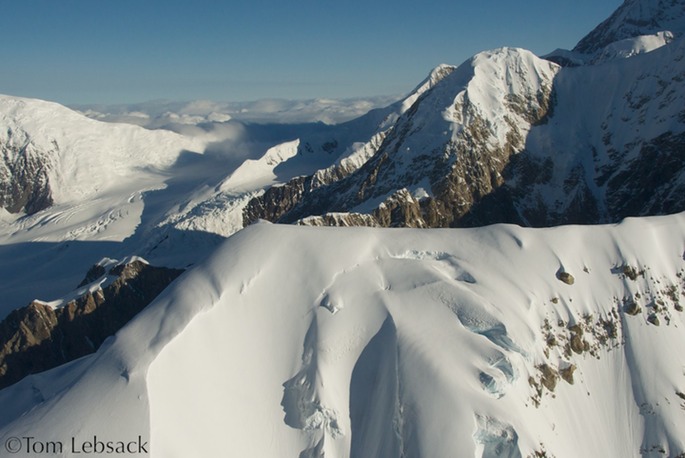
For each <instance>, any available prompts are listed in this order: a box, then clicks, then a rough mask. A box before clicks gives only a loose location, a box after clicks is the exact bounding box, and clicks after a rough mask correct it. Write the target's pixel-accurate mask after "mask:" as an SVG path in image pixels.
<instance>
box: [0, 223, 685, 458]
mask: <svg viewBox="0 0 685 458" xmlns="http://www.w3.org/2000/svg"><path fill="white" fill-rule="evenodd" d="M684 279H685V214H678V215H673V216H666V217H652V218H641V219H628V220H625V221H624V222H622V223H621V224H618V225H612V226H594V227H592V226H587V227H581V226H563V227H557V228H552V229H524V228H520V227H517V226H511V225H496V226H489V227H484V228H479V229H449V230H414V229H370V228H352V229H351V228H346V229H341V228H306V227H295V226H281V225H272V224H268V223H260V224H256V225H253V226H250V227H248V228H246V229H244V230H242V231H240V232H238V233H237V234H235V235H234V236H232V237H230V238H229V239H228V240H227V241H226V242H224V243H223V244H222V245H221V246H220V247H219V249H217V250H216V251H215V252H214V253H213V254H212V256H211V257H210V258H209V259H208V260H207V261H205V262H204V263H202V264H200V265H198V266H196V267H195V268H193V269H192V270H190V271H189V272H187V273H186V274H184V275H183V276H181V277H180V278H179V279H177V280H176V281H175V282H174V283H173V284H172V285H171V286H170V287H169V288H167V290H165V292H163V293H162V295H160V297H158V299H157V300H156V301H155V302H153V303H152V304H151V305H150V306H149V307H148V308H146V309H145V310H144V311H143V312H141V313H140V314H139V315H138V316H137V317H136V318H134V320H133V321H131V322H130V323H129V324H128V325H127V326H126V327H125V328H123V329H122V330H121V331H120V332H119V333H118V334H117V335H116V336H115V337H114V338H112V339H110V340H109V341H108V342H106V343H105V344H104V345H103V347H102V348H100V350H99V351H98V352H97V353H96V354H94V355H91V356H88V357H85V358H82V359H80V360H77V361H75V362H73V363H70V364H68V365H66V366H62V367H59V368H57V369H54V370H52V371H48V372H45V373H42V374H38V375H33V376H29V377H27V378H26V379H24V380H23V381H21V382H19V383H17V384H15V385H13V386H11V387H9V388H7V389H5V390H2V391H0V405H2V406H3V415H2V416H1V417H0V443H5V441H6V440H8V438H23V437H28V436H31V437H35V438H37V439H36V440H42V441H65V444H66V441H67V440H69V438H71V437H77V438H79V439H83V440H85V439H88V438H91V437H93V435H97V437H100V438H103V440H105V439H107V440H111V441H117V440H125V439H128V438H132V439H130V440H133V439H136V438H137V437H138V436H139V435H140V436H141V437H142V438H143V439H144V440H149V445H150V456H153V457H164V458H171V457H188V456H301V457H314V456H321V455H322V454H325V456H330V457H347V456H352V457H369V456H387V457H397V456H407V457H409V456H425V457H441V456H460V457H461V456H464V457H466V456H475V457H481V456H482V457H495V456H508V457H518V456H522V457H525V456H530V455H532V454H533V453H534V452H540V453H541V452H543V451H546V452H547V453H548V454H551V455H553V456H556V457H558V458H562V457H578V456H584V457H602V458H604V457H629V456H671V457H673V456H679V454H682V453H683V452H685V436H684V435H683V431H685V414H684V412H683V411H684V409H685V394H683V393H684V392H685V355H684V354H683V353H682V352H681V351H679V350H678V349H682V348H685V333H684V332H683V330H684V328H685V320H683V312H682V304H683V303H685V296H683V291H684V288H685V281H684ZM22 453H23V451H22ZM15 456H29V455H27V454H24V455H22V454H21V453H20V454H18V455H15ZM64 456H71V455H70V454H69V453H66V450H65V455H64Z"/></svg>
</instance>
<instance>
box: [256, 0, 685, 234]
mask: <svg viewBox="0 0 685 458" xmlns="http://www.w3.org/2000/svg"><path fill="white" fill-rule="evenodd" d="M655 5H656V3H655ZM655 5H652V3H650V2H632V1H631V2H626V3H625V4H624V5H623V6H622V7H621V9H619V11H618V12H617V13H616V14H615V15H614V16H612V19H611V20H609V21H607V22H606V23H604V24H603V25H602V26H601V27H600V28H598V29H597V30H604V31H605V32H606V33H604V34H603V35H601V36H599V35H598V34H599V32H597V31H594V32H592V33H591V34H590V35H588V37H586V38H585V39H583V40H582V41H581V43H596V44H597V47H596V49H595V48H593V53H592V54H587V55H585V54H582V53H581V52H580V51H578V50H576V51H574V52H571V51H567V52H565V53H564V52H560V51H557V52H556V53H553V54H551V55H549V56H547V58H546V59H541V58H539V57H537V56H534V55H533V54H531V53H530V52H528V51H525V50H522V49H512V48H503V49H499V50H494V51H488V52H484V53H481V54H478V55H476V56H475V57H473V58H472V59H469V60H468V61H467V62H465V63H463V64H462V65H461V66H459V67H458V68H456V69H453V68H451V67H446V68H443V67H439V68H438V69H437V70H436V71H444V72H448V73H449V76H446V77H444V78H442V79H440V80H439V82H437V83H436V84H435V86H434V87H432V88H431V89H430V90H428V91H426V92H425V93H423V94H422V95H421V97H417V98H413V99H407V101H406V103H407V104H408V105H410V108H409V109H407V110H406V111H404V112H403V114H402V116H400V117H398V118H397V120H396V121H394V122H393V123H392V125H391V126H388V128H387V130H386V131H385V135H384V137H383V139H382V141H381V144H380V145H378V146H377V147H376V148H375V152H374V154H373V155H369V156H368V160H367V161H366V162H365V163H364V164H363V165H362V166H358V167H357V169H356V170H354V172H353V173H351V174H347V175H345V176H344V177H337V176H334V177H331V178H330V179H329V180H328V181H327V182H326V183H323V184H322V183H320V180H317V174H315V175H314V176H312V177H310V178H308V179H303V178H298V179H297V180H295V181H293V182H292V183H289V184H288V185H286V186H289V187H290V188H291V189H290V191H288V192H285V191H284V190H283V189H280V188H278V189H275V190H274V191H273V192H269V191H267V192H266V193H265V194H264V196H263V197H257V198H255V199H254V200H253V201H252V202H250V203H249V204H248V205H247V207H246V211H245V213H244V220H245V222H246V223H250V222H252V221H255V220H257V219H259V218H263V219H269V220H272V221H279V222H296V221H300V222H302V223H303V224H315V225H320V224H333V225H336V224H342V225H356V224H366V225H376V226H388V225H391V226H413V227H436V226H439V227H441V226H477V225H483V224H490V223H495V222H511V223H518V224H523V225H534V226H548V225H555V224H563V223H602V222H613V221H619V220H620V219H621V218H624V217H626V216H638V215H649V214H658V213H672V212H677V211H682V210H684V209H685V198H684V197H683V196H685V192H684V191H685V188H684V186H685V175H684V174H683V172H684V170H685V169H684V168H683V165H685V164H684V163H683V159H682V157H683V155H682V151H683V149H684V148H685V111H683V108H682V107H683V106H685V100H684V99H683V98H684V97H685V80H684V79H683V75H684V74H685V37H683V32H684V31H685V24H684V23H683V21H682V20H681V19H682V17H683V14H685V13H683V11H685V4H683V2H682V1H681V2H668V5H667V7H666V6H664V8H661V7H659V8H657V6H658V5H657V6H655ZM638 12H641V14H643V16H640V17H643V19H644V17H647V16H646V15H647V13H649V14H652V15H653V16H654V17H655V18H656V19H654V20H651V22H649V24H651V25H650V27H653V28H655V29H654V30H652V29H649V30H647V29H644V30H643V29H640V30H639V33H643V32H644V33H648V32H649V33H651V32H653V33H654V35H653V36H646V35H640V36H633V37H632V38H626V35H625V34H627V33H628V31H627V30H628V29H625V30H624V29H622V28H620V30H621V32H620V33H619V32H618V31H616V30H618V29H617V27H618V25H619V24H623V22H621V21H622V20H623V19H625V18H624V16H625V15H628V16H629V17H631V18H635V17H637V16H636V15H637V14H638ZM619 13H620V14H619ZM650 17H651V16H650ZM622 18H623V19H622ZM626 20H627V19H626ZM646 21H647V20H646V19H644V21H643V22H646ZM634 22H635V21H634ZM638 22H639V21H638ZM662 26H663V27H666V26H668V27H669V29H663V28H662ZM615 29H616V30H615ZM630 30H632V29H630ZM609 31H611V33H609ZM635 33H637V32H635ZM607 36H612V37H615V38H616V39H617V40H618V41H612V42H609V43H605V41H607V40H608V38H607ZM579 46H580V45H579ZM586 46H588V45H583V47H580V48H577V49H582V50H583V51H586V49H585V47H586ZM588 52H589V51H588ZM560 56H564V57H565V59H566V60H565V61H564V59H560V58H559V57H560ZM569 56H572V57H573V58H574V59H575V61H574V62H575V63H576V65H574V66H565V67H562V66H559V65H556V64H554V63H552V62H551V61H555V62H562V63H564V62H566V63H568V61H569V60H570V59H571V57H569ZM447 68H448V69H449V70H446V69H447ZM278 194H286V195H288V196H289V197H288V201H287V202H286V204H287V205H282V204H280V203H279V202H278V201H276V202H274V197H277V196H278ZM293 196H295V198H293Z"/></svg>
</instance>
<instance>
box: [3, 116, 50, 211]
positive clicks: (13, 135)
mask: <svg viewBox="0 0 685 458" xmlns="http://www.w3.org/2000/svg"><path fill="white" fill-rule="evenodd" d="M53 147H54V149H57V148H58V146H57V144H56V143H53ZM51 155H53V154H52V153H51V152H48V153H46V154H43V153H41V152H40V151H39V150H38V149H37V148H36V147H35V145H33V143H31V141H30V140H29V139H28V138H27V136H26V135H25V134H23V133H21V132H14V131H12V130H11V129H8V130H7V132H6V137H5V140H4V141H2V140H0V207H2V208H5V209H6V210H7V211H9V212H10V213H19V212H26V213H28V214H31V213H36V212H38V211H40V210H43V209H45V208H48V207H49V206H50V205H52V203H53V202H52V191H51V190H50V185H49V182H48V173H47V172H48V168H49V167H50V160H49V157H50V156H51Z"/></svg>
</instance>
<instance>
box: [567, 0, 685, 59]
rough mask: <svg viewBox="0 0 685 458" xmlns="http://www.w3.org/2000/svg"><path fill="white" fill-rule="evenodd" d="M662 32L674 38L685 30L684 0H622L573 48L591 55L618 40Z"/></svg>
mask: <svg viewBox="0 0 685 458" xmlns="http://www.w3.org/2000/svg"><path fill="white" fill-rule="evenodd" d="M665 31H669V32H671V33H673V35H674V36H675V37H676V38H677V37H679V36H681V35H683V33H685V0H625V2H624V3H623V4H622V5H621V6H620V7H619V8H618V9H617V10H616V11H615V12H614V13H613V14H612V15H611V16H610V17H609V18H608V19H606V20H605V21H604V22H602V23H601V24H600V25H598V26H597V27H596V28H595V29H594V30H593V31H592V32H590V33H589V34H588V35H587V36H585V37H584V38H583V39H582V40H580V41H579V42H578V44H577V45H576V47H575V48H574V49H573V50H574V51H576V52H580V53H584V54H591V53H594V52H597V51H598V50H600V49H602V48H604V47H606V46H608V45H610V44H611V43H614V42H617V41H620V40H625V39H628V38H635V37H639V36H643V35H654V34H656V33H658V32H665Z"/></svg>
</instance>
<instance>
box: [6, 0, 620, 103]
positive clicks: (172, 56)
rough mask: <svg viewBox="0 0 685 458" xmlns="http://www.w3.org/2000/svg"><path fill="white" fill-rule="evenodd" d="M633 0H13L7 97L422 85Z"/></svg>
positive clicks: (312, 91)
mask: <svg viewBox="0 0 685 458" xmlns="http://www.w3.org/2000/svg"><path fill="white" fill-rule="evenodd" d="M621 3H622V2H621V0H556V1H555V0H552V1H549V0H547V1H542V0H528V1H526V2H513V1H503V0H478V1H473V2H460V1H456V0H452V1H445V0H422V1H418V0H414V1H405V0H396V1H393V2H390V1H385V0H363V1H362V0H347V1H340V0H338V1H328V0H290V1H283V0H250V1H247V0H243V1H239V2H234V1H219V0H194V1H192V2H191V1H178V0H165V1H156V0H116V1H113V0H21V1H11V0H0V5H1V6H2V10H1V11H2V14H1V15H0V56H1V59H2V62H1V63H0V93H4V94H10V95H17V96H25V97H36V98H42V99H47V100H54V101H57V102H60V103H65V104H85V103H132V102H143V101H147V100H154V99H169V100H192V99H210V100H217V101H245V100H256V99H262V98H285V99H306V98H317V97H325V98H347V97H366V96H373V95H394V94H398V95H399V94H403V93H406V92H408V91H410V90H411V89H412V88H413V87H414V86H415V85H416V84H418V83H419V82H420V81H421V80H422V79H423V78H424V77H425V76H426V75H427V74H428V73H429V71H430V70H431V69H432V68H433V67H435V66H436V65H438V64H441V63H448V64H459V63H461V62H463V61H464V60H465V59H467V58H469V57H470V56H471V55H473V54H475V53H477V52H479V51H483V50H486V49H492V48H497V47H500V46H518V47H523V48H527V49H530V50H531V51H533V52H535V53H538V54H544V53H546V52H549V51H552V50H553V49H555V48H558V47H563V48H571V47H573V46H574V45H575V43H576V42H577V41H578V40H579V39H580V38H582V37H583V36H584V35H585V34H586V33H587V32H589V31H590V30H591V29H592V28H593V27H594V26H596V25H597V24H598V23H599V22H601V21H602V20H603V19H605V18H606V17H608V16H609V15H610V14H611V12H613V11H614V10H615V9H616V8H617V7H618V6H619V5H620V4H621Z"/></svg>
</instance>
